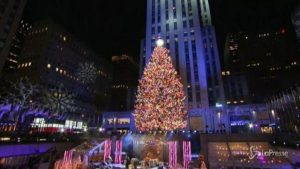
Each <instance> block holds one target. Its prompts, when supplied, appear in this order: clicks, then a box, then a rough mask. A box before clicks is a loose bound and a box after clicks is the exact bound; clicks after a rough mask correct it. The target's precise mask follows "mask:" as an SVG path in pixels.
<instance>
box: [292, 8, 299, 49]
mask: <svg viewBox="0 0 300 169" xmlns="http://www.w3.org/2000/svg"><path fill="white" fill-rule="evenodd" d="M291 19H292V23H293V25H294V28H295V32H296V35H297V38H298V41H299V43H300V3H298V5H297V6H296V8H295V10H294V12H293V13H292V17H291Z"/></svg>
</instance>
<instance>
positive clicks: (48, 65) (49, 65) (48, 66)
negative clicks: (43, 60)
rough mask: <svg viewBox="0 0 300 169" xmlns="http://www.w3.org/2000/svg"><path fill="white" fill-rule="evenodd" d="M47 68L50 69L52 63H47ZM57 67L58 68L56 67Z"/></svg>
mask: <svg viewBox="0 0 300 169" xmlns="http://www.w3.org/2000/svg"><path fill="white" fill-rule="evenodd" d="M47 68H48V69H50V68H51V64H49V63H48V64H47ZM56 69H57V68H56Z"/></svg>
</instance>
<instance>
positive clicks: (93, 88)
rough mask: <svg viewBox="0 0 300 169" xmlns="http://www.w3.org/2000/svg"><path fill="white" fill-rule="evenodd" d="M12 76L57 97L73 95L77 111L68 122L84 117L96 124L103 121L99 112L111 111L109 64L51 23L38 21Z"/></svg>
mask: <svg viewBox="0 0 300 169" xmlns="http://www.w3.org/2000/svg"><path fill="white" fill-rule="evenodd" d="M12 76H13V77H14V78H20V77H28V78H29V79H30V80H31V81H32V82H34V83H36V84H39V85H41V86H42V87H43V88H45V89H46V90H48V91H50V92H52V94H53V95H54V96H59V97H60V96H61V97H63V96H64V94H61V93H60V91H66V92H67V93H68V94H72V95H73V96H74V100H75V102H74V106H76V111H75V112H74V113H71V114H69V115H68V116H65V117H64V118H65V119H66V118H78V117H80V118H83V117H84V118H85V119H89V120H90V121H95V122H96V121H99V120H100V117H98V116H96V115H95V113H96V110H105V109H106V108H108V107H107V105H108V104H109V100H110V85H111V79H112V77H111V65H110V63H109V62H108V61H106V60H105V59H103V58H102V57H100V56H98V55H97V54H95V53H93V52H92V51H91V50H89V49H88V48H87V47H86V46H85V45H83V44H82V43H80V42H79V41H78V40H77V39H76V38H74V37H73V36H72V35H71V34H69V33H68V32H66V31H65V30H64V29H62V28H60V27H59V26H58V25H56V24H54V23H53V22H51V21H40V22H37V23H35V24H34V25H33V28H32V29H31V30H30V31H29V32H28V35H27V36H26V38H25V42H24V46H23V50H22V54H21V58H20V60H19V61H18V65H17V71H16V73H13V74H12ZM61 97H60V98H61ZM61 102H64V101H63V100H61ZM96 106H97V107H96ZM98 115H99V114H98Z"/></svg>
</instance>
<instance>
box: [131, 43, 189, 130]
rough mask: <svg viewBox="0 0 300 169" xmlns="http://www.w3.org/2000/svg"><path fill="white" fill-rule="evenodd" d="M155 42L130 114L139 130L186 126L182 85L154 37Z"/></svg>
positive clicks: (165, 50) (165, 51) (170, 128)
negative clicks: (155, 44) (155, 45)
mask: <svg viewBox="0 0 300 169" xmlns="http://www.w3.org/2000/svg"><path fill="white" fill-rule="evenodd" d="M157 45H158V47H156V48H155V49H154V51H153V54H152V57H151V58H150V61H149V63H148V64H147V66H146V67H145V70H144V74H143V77H142V79H141V80H140V81H139V87H138V93H137V98H136V103H135V110H134V113H133V115H134V117H135V125H136V127H137V128H138V130H140V131H150V130H165V131H170V130H176V129H182V128H185V127H186V120H187V112H186V109H185V96H184V92H183V85H182V84H181V82H180V79H179V76H178V74H177V72H176V70H175V68H174V67H173V64H172V60H171V57H170V56H169V51H168V50H167V49H165V48H163V47H162V45H163V41H162V40H158V42H157Z"/></svg>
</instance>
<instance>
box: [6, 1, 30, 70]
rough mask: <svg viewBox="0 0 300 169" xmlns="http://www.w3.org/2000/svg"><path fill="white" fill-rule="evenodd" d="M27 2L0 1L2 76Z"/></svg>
mask: <svg viewBox="0 0 300 169" xmlns="http://www.w3.org/2000/svg"><path fill="white" fill-rule="evenodd" d="M26 2H27V0H1V1H0V18H1V19H0V75H1V72H2V69H3V66H4V63H5V61H6V58H7V56H8V54H9V51H10V48H11V43H12V41H13V37H14V35H15V32H16V31H17V28H18V25H19V22H20V19H21V16H22V13H23V10H24V7H25V4H26Z"/></svg>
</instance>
